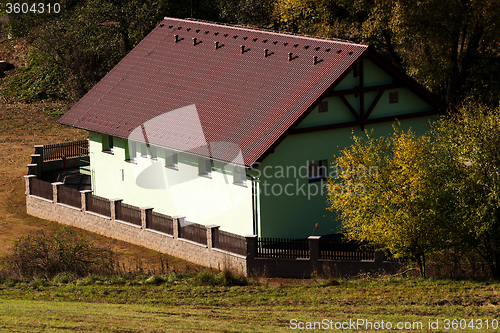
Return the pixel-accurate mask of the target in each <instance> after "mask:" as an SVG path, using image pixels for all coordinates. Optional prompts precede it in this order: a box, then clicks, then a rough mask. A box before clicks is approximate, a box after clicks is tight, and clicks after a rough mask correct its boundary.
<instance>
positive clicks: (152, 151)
mask: <svg viewBox="0 0 500 333" xmlns="http://www.w3.org/2000/svg"><path fill="white" fill-rule="evenodd" d="M149 150H150V151H151V159H153V160H156V159H157V157H158V153H157V152H156V147H154V146H149Z"/></svg>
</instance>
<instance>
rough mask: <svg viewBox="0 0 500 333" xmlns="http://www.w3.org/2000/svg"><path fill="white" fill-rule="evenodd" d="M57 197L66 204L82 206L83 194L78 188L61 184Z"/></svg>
mask: <svg viewBox="0 0 500 333" xmlns="http://www.w3.org/2000/svg"><path fill="white" fill-rule="evenodd" d="M57 197H58V200H59V202H60V203H63V204H65V205H69V206H72V207H76V208H81V207H82V194H81V193H80V191H78V190H75V189H72V188H69V187H65V186H59V187H58V188H57Z"/></svg>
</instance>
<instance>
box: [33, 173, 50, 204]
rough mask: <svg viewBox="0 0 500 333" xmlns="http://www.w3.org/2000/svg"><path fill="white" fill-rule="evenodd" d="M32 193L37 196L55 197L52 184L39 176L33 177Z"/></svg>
mask: <svg viewBox="0 0 500 333" xmlns="http://www.w3.org/2000/svg"><path fill="white" fill-rule="evenodd" d="M30 194H31V195H36V196H37V197H40V198H45V199H49V200H52V199H53V192H52V184H51V183H49V182H45V181H43V180H40V179H37V178H31V180H30Z"/></svg>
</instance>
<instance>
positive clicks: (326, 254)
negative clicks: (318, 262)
mask: <svg viewBox="0 0 500 333" xmlns="http://www.w3.org/2000/svg"><path fill="white" fill-rule="evenodd" d="M319 244H320V245H319V248H320V255H319V258H320V259H330V260H375V248H374V246H373V245H363V244H358V243H353V242H346V241H344V240H333V239H327V238H324V239H323V238H322V239H321V240H320V243H319Z"/></svg>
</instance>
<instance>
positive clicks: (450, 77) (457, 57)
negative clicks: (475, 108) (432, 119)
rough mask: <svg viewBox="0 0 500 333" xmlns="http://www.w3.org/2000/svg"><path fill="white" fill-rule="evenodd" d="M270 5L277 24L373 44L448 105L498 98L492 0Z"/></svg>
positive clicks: (332, 0) (498, 11)
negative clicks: (467, 98)
mask: <svg viewBox="0 0 500 333" xmlns="http://www.w3.org/2000/svg"><path fill="white" fill-rule="evenodd" d="M274 8H275V10H274V20H275V22H276V25H277V27H278V28H279V29H282V30H287V31H292V32H299V33H305V34H312V35H320V36H324V37H339V38H344V39H350V40H354V41H357V42H362V43H367V44H369V45H373V46H374V47H375V48H376V49H377V50H378V51H380V52H381V53H383V54H385V55H386V56H387V57H388V58H390V59H391V60H392V62H393V63H394V64H395V65H396V66H397V67H399V68H401V69H403V70H405V71H406V72H407V73H408V74H409V75H410V76H411V77H413V78H415V79H416V80H417V81H419V82H420V83H421V84H422V85H424V86H425V87H427V88H428V89H429V90H431V91H432V92H434V93H436V94H437V95H439V97H441V98H442V99H443V100H446V102H447V103H448V104H449V105H450V106H452V107H456V106H457V105H459V104H460V102H461V101H463V100H464V99H465V98H466V97H469V96H473V97H475V98H482V100H483V101H484V102H488V103H492V104H490V105H496V103H498V101H499V100H500V98H499V96H500V89H499V85H497V84H495V82H497V81H498V77H499V76H500V71H499V70H500V68H499V67H498V61H497V59H498V56H499V49H500V37H499V36H500V34H499V33H500V28H499V26H498V24H497V23H498V22H499V21H500V3H499V2H498V1H497V0H485V1H483V0H467V1H462V0H446V1H442V0H424V1H403V0H390V1H379V0H370V1H350V0H279V1H276V2H275V7H274ZM483 95H487V96H485V97H482V96H483Z"/></svg>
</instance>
